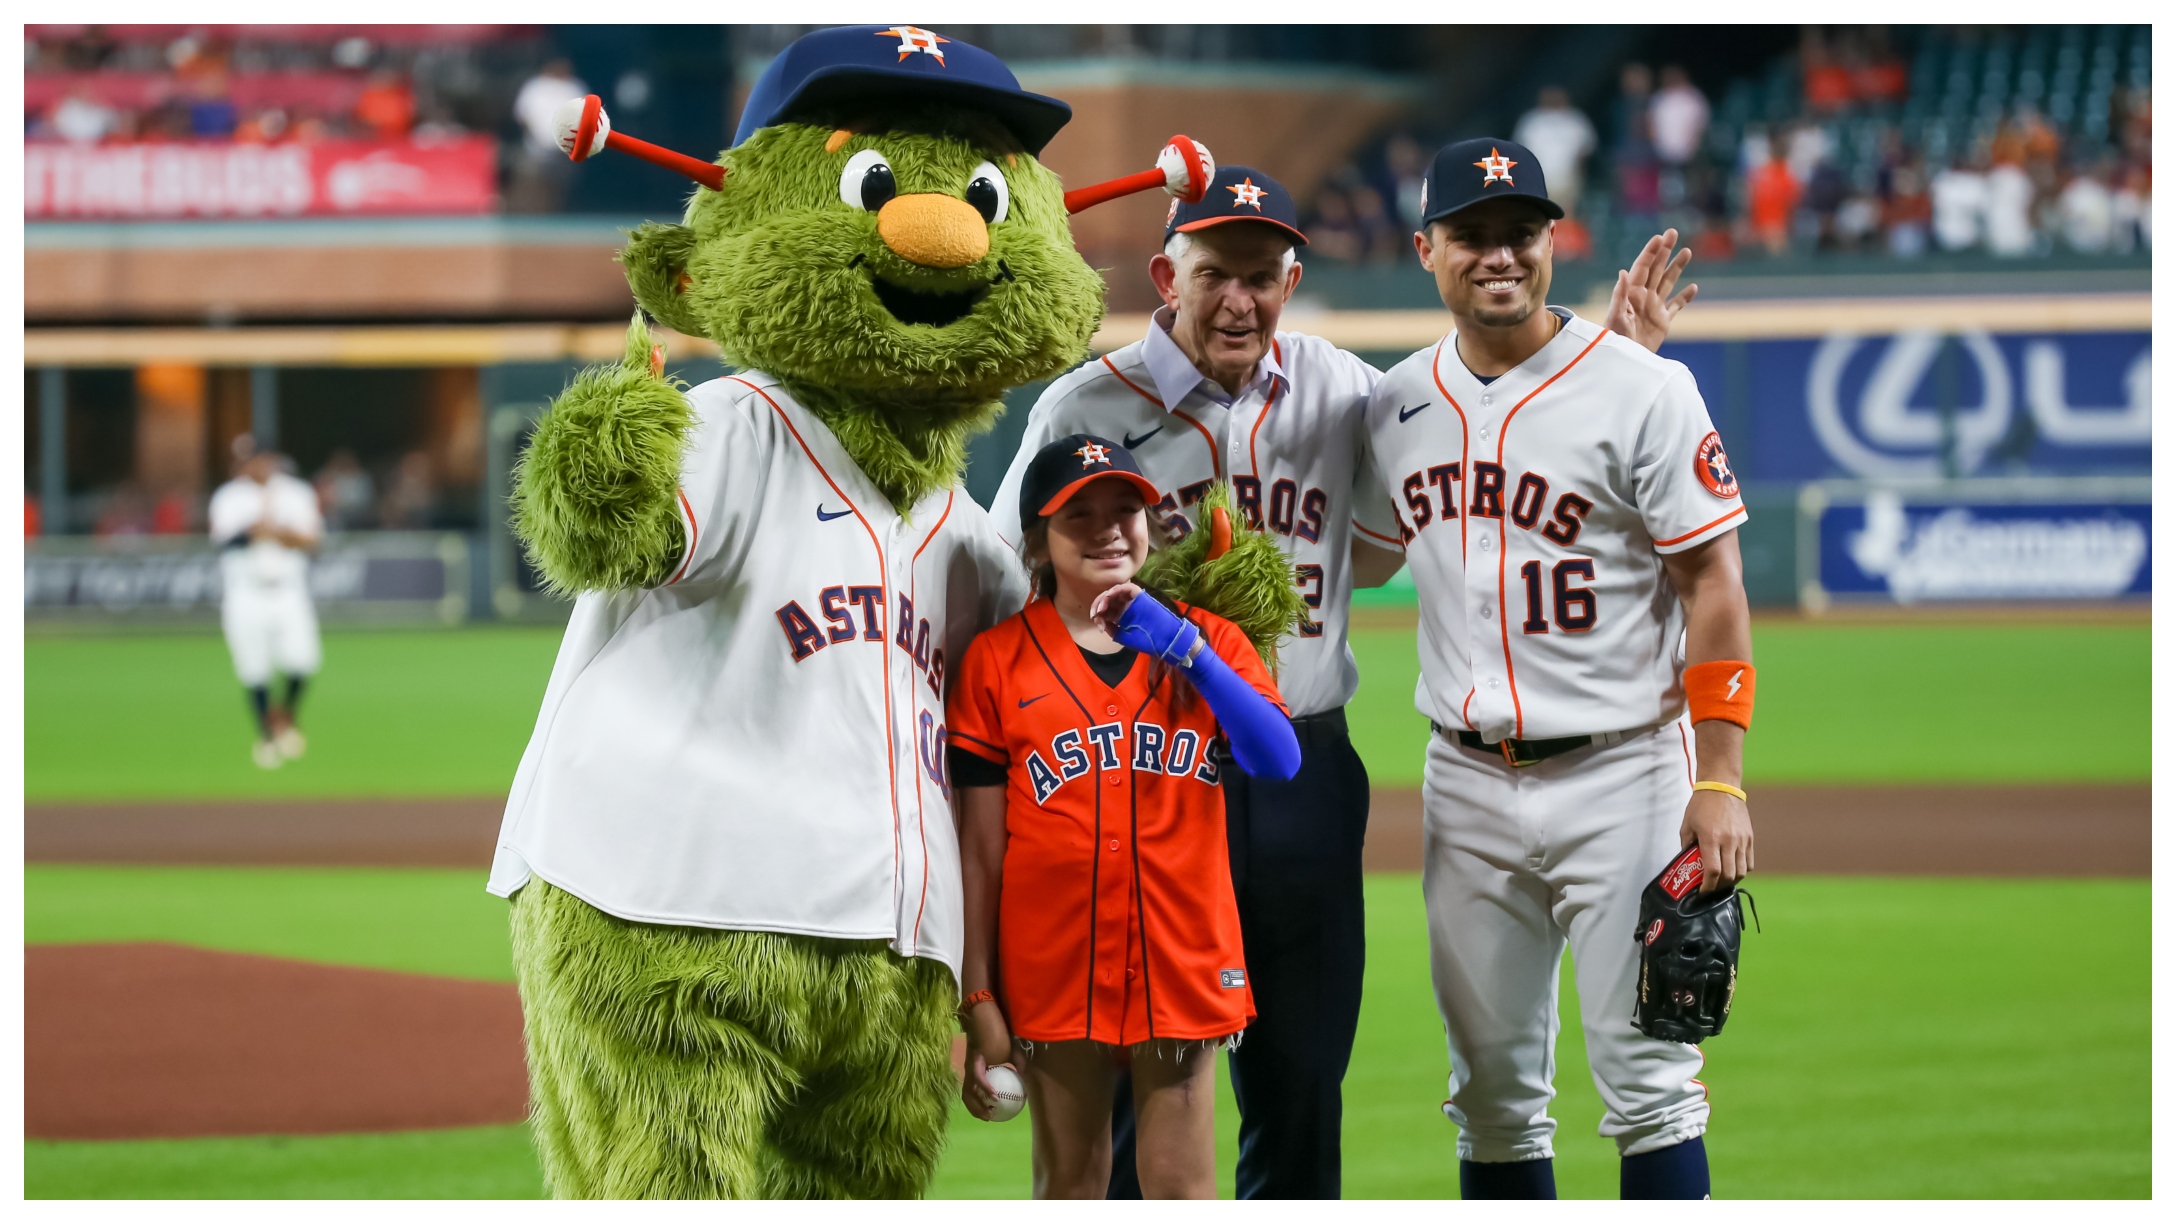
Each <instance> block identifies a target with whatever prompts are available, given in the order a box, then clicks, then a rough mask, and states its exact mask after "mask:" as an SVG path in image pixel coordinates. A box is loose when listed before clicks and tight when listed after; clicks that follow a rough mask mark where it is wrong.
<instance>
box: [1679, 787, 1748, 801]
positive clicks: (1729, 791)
mask: <svg viewBox="0 0 2176 1224" xmlns="http://www.w3.org/2000/svg"><path fill="white" fill-rule="evenodd" d="M1692 788H1693V789H1694V790H1696V791H1704V790H1711V791H1721V792H1722V793H1724V794H1726V795H1736V796H1737V797H1738V802H1740V803H1744V802H1746V801H1747V800H1746V797H1745V792H1744V791H1742V790H1739V789H1738V788H1737V787H1735V786H1732V785H1731V784H1730V783H1728V782H1695V783H1693V784H1692Z"/></svg>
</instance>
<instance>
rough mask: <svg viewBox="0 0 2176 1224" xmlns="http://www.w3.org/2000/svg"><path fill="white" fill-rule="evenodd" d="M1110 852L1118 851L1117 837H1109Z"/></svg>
mask: <svg viewBox="0 0 2176 1224" xmlns="http://www.w3.org/2000/svg"><path fill="white" fill-rule="evenodd" d="M1111 853H1113V854H1116V853H1118V839H1117V838H1115V837H1114V838H1112V839H1111Z"/></svg>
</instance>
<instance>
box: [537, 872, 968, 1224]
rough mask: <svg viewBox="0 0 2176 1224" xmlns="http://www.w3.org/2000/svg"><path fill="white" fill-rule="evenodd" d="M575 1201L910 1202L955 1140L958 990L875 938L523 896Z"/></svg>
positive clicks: (541, 1049) (562, 1149)
mask: <svg viewBox="0 0 2176 1224" xmlns="http://www.w3.org/2000/svg"><path fill="white" fill-rule="evenodd" d="M513 933H514V965H515V968H516V970H517V972H518V974H519V976H520V982H521V1000H522V1010H523V1016H524V1029H525V1032H526V1035H527V1038H528V1046H529V1085H530V1095H531V1104H530V1113H531V1123H532V1128H533V1130H534V1132H535V1135H536V1143H537V1149H538V1154H539V1156H540V1158H541V1160H542V1163H543V1166H544V1178H545V1182H546V1185H547V1187H548V1188H549V1189H550V1191H551V1193H552V1194H553V1195H554V1196H555V1197H558V1198H905V1197H914V1196H918V1195H920V1194H921V1193H922V1192H923V1191H924V1190H925V1189H926V1188H927V1187H928V1185H929V1180H930V1177H931V1176H932V1175H933V1174H934V1173H935V1172H936V1168H937V1159H938V1157H939V1156H940V1155H942V1154H943V1150H944V1128H945V1123H946V1120H947V1118H948V1117H949V1115H950V1109H951V1100H952V1097H953V1095H954V1094H955V1092H956V1091H957V1085H956V1083H955V1081H954V1080H953V1078H952V1067H951V1044H952V1030H953V1022H952V1008H953V1005H954V1002H955V998H956V994H955V987H954V985H953V982H952V975H951V972H950V971H949V970H947V969H946V968H945V967H944V966H943V965H942V964H940V963H939V962H937V961H933V960H927V959H914V960H909V959H906V958H904V957H901V956H899V955H897V954H896V953H893V952H892V951H890V950H889V949H888V948H886V947H885V946H884V945H883V944H882V943H881V942H879V941H874V940H837V939H816V938H811V937H807V936H800V935H777V934H768V933H764V932H757V931H714V930H707V929H703V928H699V927H676V926H653V925H649V924H645V923H637V922H627V921H624V920H621V919H618V918H614V917H612V916H611V915H609V914H605V913H602V912H600V911H598V910H596V909H594V908H592V907H591V906H589V905H588V904H586V903H584V902H582V901H581V900H579V899H577V898H575V897H574V896H572V895H570V894H568V893H566V892H563V891H561V890H559V889H557V888H554V887H552V886H551V885H549V884H546V883H545V882H543V881H542V880H532V881H531V882H530V883H528V884H527V885H524V886H523V887H522V889H521V891H520V892H518V893H516V894H515V895H514V905H513Z"/></svg>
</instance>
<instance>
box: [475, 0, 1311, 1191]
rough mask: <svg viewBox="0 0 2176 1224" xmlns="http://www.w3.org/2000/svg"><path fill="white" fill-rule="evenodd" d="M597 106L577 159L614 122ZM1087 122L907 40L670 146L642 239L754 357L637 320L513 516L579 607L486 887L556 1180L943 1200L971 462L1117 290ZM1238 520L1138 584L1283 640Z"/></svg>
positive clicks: (1261, 541)
mask: <svg viewBox="0 0 2176 1224" xmlns="http://www.w3.org/2000/svg"><path fill="white" fill-rule="evenodd" d="M584 105H586V107H587V109H586V110H583V111H581V112H580V114H579V115H578V116H573V115H572V114H571V113H570V116H568V117H566V122H564V123H563V124H562V127H563V129H567V130H570V131H571V136H570V139H569V147H570V148H571V149H572V150H573V151H575V152H576V153H577V154H578V155H582V154H586V153H587V152H592V151H595V150H597V149H600V148H604V147H614V148H626V147H627V144H626V143H624V141H625V138H624V137H620V136H618V135H617V134H609V133H608V126H607V121H605V120H604V118H603V116H602V113H601V110H600V109H598V108H597V106H596V103H595V100H594V99H590V100H587V101H586V103H585V104H584ZM1069 113H1070V112H1069V111H1068V110H1067V109H1066V108H1065V107H1064V105H1063V104H1062V103H1058V102H1056V101H1055V100H1053V99H1048V98H1040V97H1038V96H1037V95H1033V94H1028V93H1025V92H1024V91H1022V90H1020V89H1019V87H1018V85H1017V83H1016V82H1015V81H1014V80H1013V78H1012V75H1011V73H1010V72H1008V71H1006V70H1005V69H1004V67H1003V65H1002V64H1000V63H998V61H997V60H996V59H995V58H994V57H991V56H989V55H988V54H987V53H986V52H982V51H979V50H978V49H976V48H974V47H971V46H969V45H968V44H965V43H962V42H959V41H957V40H953V39H947V38H943V37H939V36H937V35H935V34H932V33H930V32H929V31H926V30H920V29H918V28H916V27H912V26H898V27H845V28H839V29H832V30H822V31H818V32H816V33H813V34H810V35H808V36H806V37H804V38H803V39H801V40H800V41H798V42H796V43H795V44H794V45H793V46H791V47H789V48H788V49H787V50H786V51H785V52H783V53H782V54H781V55H780V56H779V57H778V59H777V60H776V61H775V62H774V63H773V65H772V67H771V68H770V69H769V70H767V71H766V72H765V74H764V76H763V78H762V79H761V80H759V81H758V82H757V84H756V86H755V89H754V91H753V92H752V94H751V96H750V99H749V102H748V106H747V111H746V117H745V118H744V120H743V123H742V129H741V132H740V133H739V134H738V136H737V138H736V141H735V144H734V147H733V148H732V149H730V150H728V151H727V152H726V153H725V154H723V155H722V156H721V157H720V158H719V161H718V163H716V164H715V165H706V164H704V163H696V162H693V161H692V159H681V160H682V161H684V162H686V163H687V165H688V166H691V167H694V169H689V170H687V172H688V173H689V174H690V175H691V177H697V178H698V179H699V181H703V182H704V183H705V184H706V189H704V190H699V191H697V192H696V193H695V195H694V197H693V198H692V200H691V201H690V203H689V204H688V206H687V210H686V214H685V217H684V219H683V223H682V224H678V225H660V224H649V225H644V226H642V227H641V228H640V229H638V230H637V231H636V232H635V233H634V234H633V236H632V237H631V239H630V241H629V242H628V244H627V247H626V249H625V251H624V253H623V255H622V262H623V263H624V265H625V267H626V272H627V278H628V282H629V284H630V285H631V286H632V287H633V289H634V293H635V298H636V301H637V302H638V303H639V304H640V306H641V307H642V310H643V311H644V312H647V313H648V314H649V315H651V316H653V317H655V318H657V319H659V320H661V321H663V322H665V323H667V324H669V325H671V326H672V327H674V328H676V329H678V330H680V331H682V332H685V333H689V334H694V335H702V336H706V337H708V338H710V339H712V340H714V341H716V342H717V343H718V345H719V346H720V347H721V348H722V349H723V351H724V353H725V355H726V357H727V359H728V360H729V361H730V362H731V363H733V365H735V366H737V367H739V368H740V372H739V373H736V374H733V375H730V376H728V377H725V378H720V379H717V380H713V381H711V382H707V383H704V384H702V385H700V386H696V387H688V386H686V385H684V384H679V383H676V382H674V381H672V380H670V379H667V378H666V377H664V376H663V374H662V358H661V354H660V353H659V351H658V350H656V349H654V348H653V345H652V341H651V337H650V335H649V332H648V330H647V328H646V327H645V325H644V323H643V321H642V317H641V315H640V314H638V315H637V316H636V319H635V321H634V323H633V324H632V325H631V326H630V328H629V331H628V342H627V351H626V356H625V359H624V360H623V361H621V362H620V363H618V364H616V365H609V366H603V367H598V368H593V369H589V370H585V371H583V372H582V373H581V374H580V375H579V376H578V377H577V378H576V379H575V380H574V381H573V382H572V384H571V385H570V386H569V387H568V388H567V389H566V391H565V392H564V393H563V394H562V395H561V397H560V398H559V399H558V400H557V402H555V403H554V405H553V406H552V408H551V410H550V412H549V413H548V414H547V415H546V416H545V418H544V420H543V421H542V422H541V424H540V425H539V427H538V429H537V432H536V435H535V438H534V440H533V441H532V443H531V444H530V447H529V449H528V450H527V452H526V453H525V454H524V456H523V457H522V460H521V463H520V466H519V469H518V472H517V492H516V497H515V503H516V528H517V531H518V533H519V535H520V536H521V538H522V539H523V541H524V542H525V544H526V546H527V548H528V550H529V555H530V557H531V558H532V560H533V561H534V563H535V565H536V566H537V569H538V570H539V572H540V573H541V574H542V575H543V577H544V579H545V581H546V582H547V583H548V584H549V585H550V587H551V588H552V589H553V590H555V591H559V592H562V593H566V594H571V595H575V596H578V598H577V602H576V607H575V612H574V617H573V619H572V621H571V622H570V624H569V627H568V631H567V637H566V640H565V642H564V643H563V645H562V647H561V651H560V655H559V659H558V662H557V663H556V664H555V666H554V669H553V673H552V679H551V682H550V685H549V687H548V689H547V692H546V695H545V701H544V708H543V710H542V712H541V713H540V715H539V718H538V722H537V728H536V732H535V734H534V736H533V737H532V739H531V741H530V744H529V747H528V750H527V752H526V753H525V754H524V756H523V759H522V763H521V767H520V771H519V772H518V773H517V775H516V778H515V783H514V787H513V792H512V794H511V796H510V798H509V801H508V806H507V814H506V819H505V824H504V827H503V829H502V832H501V834H500V839H499V849H498V855H497V859H496V861H495V862H494V865H493V870H492V879H491V885H490V887H491V890H492V891H493V892H495V893H498V894H499V895H502V896H510V897H511V898H512V901H513V907H512V909H513V914H512V923H513V937H514V938H513V949H514V960H515V967H516V970H517V974H518V977H519V983H520V988H521V996H522V1005H523V1009H524V1015H525V1023H526V1035H527V1043H528V1055H529V1071H530V1082H531V1090H532V1117H533V1124H534V1133H535V1137H536V1142H537V1145H538V1150H539V1153H540V1156H541V1158H542V1164H543V1168H544V1174H545V1179H546V1181H547V1184H548V1187H549V1189H550V1191H551V1192H552V1193H553V1194H554V1195H555V1196H558V1197H907V1196H915V1195H919V1194H921V1193H922V1192H923V1191H924V1190H926V1188H927V1187H928V1184H929V1180H930V1177H931V1176H932V1174H933V1173H934V1171H935V1168H936V1164H937V1161H938V1158H939V1156H940V1155H941V1153H942V1150H943V1143H944V1132H945V1125H946V1121H947V1118H948V1116H949V1111H950V1103H951V1100H952V1098H953V1097H954V1096H955V1095H956V1092H957V1080H956V1079H955V1078H954V1076H953V1073H952V1070H951V1067H950V1062H949V1058H950V1051H951V1035H952V1032H953V1029H954V1021H953V1009H954V1008H955V1006H956V1004H957V1001H958V993H957V986H956V984H955V971H954V967H956V965H957V964H958V960H959V955H960V949H959V941H960V923H961V919H960V915H959V881H958V875H959V865H958V853H957V847H956V844H955V841H954V832H953V826H952V819H951V815H950V809H949V805H948V798H949V791H948V783H947V782H946V779H945V777H944V775H943V770H942V760H943V728H942V726H941V720H942V717H943V710H944V702H943V697H944V692H945V668H946V663H945V660H946V659H957V658H958V657H959V656H960V653H961V652H962V651H964V649H965V646H966V643H967V642H968V641H969V640H971V638H972V636H973V635H974V633H976V632H979V631H980V630H981V629H983V628H987V627H988V626H989V625H991V624H994V623H995V622H996V621H998V620H1000V619H1002V618H1003V617H1005V616H1007V615H1010V614H1011V613H1012V612H1013V611H1015V610H1017V609H1018V607H1019V606H1020V603H1021V601H1022V600H1023V599H1024V598H1025V594H1026V579H1025V574H1024V572H1023V571H1022V569H1021V566H1020V564H1019V561H1018V558H1017V557H1015V556H1014V555H1012V554H1011V553H1010V551H1009V550H1008V549H1006V547H1005V546H1004V544H1003V542H1002V540H1000V539H999V538H998V537H997V535H996V532H995V531H994V529H993V528H992V527H991V526H990V524H989V522H988V520H987V519H986V518H985V517H984V516H983V514H982V512H981V509H980V507H978V506H975V505H974V504H973V502H972V501H971V500H970V499H968V498H967V497H966V496H965V494H964V493H962V492H960V489H959V482H960V478H961V475H962V473H963V470H964V467H965V461H966V445H967V442H968V440H969V439H970V438H971V437H972V436H973V435H974V434H976V433H977V432H979V431H982V430H985V429H987V428H989V426H990V425H991V423H992V422H993V421H994V420H995V418H996V415H997V413H998V412H999V410H1000V404H999V397H1000V396H1001V395H1002V393H1003V392H1004V391H1006V390H1007V389H1009V388H1011V387H1014V386H1017V385H1019V384H1021V383H1024V382H1028V381H1031V380H1033V379H1036V378H1041V377H1047V376H1049V375H1052V374H1055V373H1057V372H1059V371H1061V370H1063V369H1065V368H1067V367H1068V366H1070V365H1072V364H1074V363H1076V362H1078V361H1079V360H1080V359H1081V358H1082V357H1083V356H1084V355H1085V354H1086V352H1087V348H1088V341H1089V339H1090V337H1091V335H1092V334H1093V332H1094V329H1095V327H1096V325H1097V323H1098V322H1099V321H1100V319H1101V316H1102V283H1101V281H1100V280H1099V278H1098V277H1097V276H1096V274H1095V273H1094V272H1093V271H1092V270H1091V269H1090V268H1088V266H1087V265H1086V264H1085V263H1083V262H1082V260H1081V259H1080V257H1079V255H1078V254H1077V253H1076V252H1075V251H1074V250H1073V247H1072V241H1071V235H1070V231H1069V229H1068V226H1067V221H1066V216H1067V212H1066V206H1065V202H1064V200H1063V193H1062V189H1061V187H1060V185H1059V183H1058V181H1057V179H1056V177H1055V176H1054V175H1052V174H1051V173H1050V172H1049V171H1048V170H1047V169H1045V168H1044V167H1043V166H1042V165H1041V164H1040V163H1039V162H1038V161H1037V160H1036V158H1035V156H1034V155H1035V153H1036V152H1037V151H1039V150H1040V149H1041V147H1042V144H1043V142H1045V141H1047V140H1048V139H1049V137H1050V135H1051V134H1053V133H1054V132H1055V131H1056V130H1057V128H1058V126H1060V125H1061V124H1062V123H1063V122H1064V121H1065V118H1066V117H1067V116H1068V115H1069ZM612 141H621V142H623V143H618V144H613V143H610V142H612ZM635 143H639V142H635ZM642 148H643V149H646V150H648V152H644V153H642V154H641V155H644V156H652V157H653V160H657V159H661V158H671V157H674V156H676V155H671V154H666V153H663V152H662V151H659V150H655V149H654V147H651V146H642ZM717 166H722V167H723V170H724V173H723V175H718V174H717V173H716V167H717ZM1201 534H1203V535H1204V536H1206V535H1207V533H1201ZM1239 534H1240V536H1241V538H1240V539H1239V540H1238V541H1237V542H1235V544H1234V546H1233V547H1232V548H1231V549H1230V551H1229V552H1227V553H1225V554H1223V555H1222V556H1220V557H1217V558H1213V559H1212V558H1209V557H1207V556H1206V555H1205V554H1203V553H1202V552H1201V550H1199V549H1195V550H1191V551H1188V552H1175V553H1174V554H1173V555H1172V556H1171V557H1170V558H1168V559H1167V560H1166V561H1164V562H1163V563H1162V569H1161V570H1160V571H1159V574H1158V577H1157V584H1158V585H1159V587H1161V588H1162V589H1165V590H1167V591H1169V592H1171V593H1173V594H1177V595H1180V596H1182V597H1187V598H1192V599H1195V600H1198V601H1200V602H1203V603H1205V604H1206V605H1207V606H1209V607H1211V608H1213V609H1217V610H1220V611H1221V610H1225V609H1227V608H1229V609H1232V614H1238V615H1235V619H1240V620H1241V621H1242V623H1243V625H1244V626H1245V627H1247V628H1249V629H1250V631H1251V632H1253V633H1254V635H1255V636H1256V638H1257V640H1258V641H1259V642H1261V643H1262V644H1263V645H1264V647H1265V648H1267V647H1268V645H1269V644H1270V643H1271V642H1273V641H1274V639H1275V638H1276V636H1277V635H1278V634H1279V633H1281V632H1284V631H1285V630H1286V629H1288V628H1289V626H1290V624H1291V622H1292V614H1293V612H1294V611H1295V610H1296V608H1295V605H1296V602H1297V594H1296V592H1295V591H1294V589H1293V586H1292V581H1291V575H1290V573H1289V571H1288V570H1285V569H1282V568H1281V566H1282V559H1281V557H1279V556H1278V555H1277V553H1276V552H1275V548H1274V545H1273V544H1271V543H1270V542H1269V541H1268V540H1267V539H1266V538H1260V537H1253V536H1250V535H1249V534H1248V533H1246V532H1244V531H1242V532H1241V533H1239ZM1265 558H1267V559H1268V560H1269V561H1272V562H1274V564H1265ZM1248 592H1267V593H1266V594H1265V593H1257V594H1249V593H1248ZM1279 592H1281V594H1279ZM1249 610H1251V611H1249ZM1240 613H1244V614H1240ZM933 719H934V720H936V721H934V722H933Z"/></svg>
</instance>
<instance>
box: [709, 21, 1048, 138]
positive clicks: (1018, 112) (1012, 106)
mask: <svg viewBox="0 0 2176 1224" xmlns="http://www.w3.org/2000/svg"><path fill="white" fill-rule="evenodd" d="M900 97H917V98H930V99H935V100H939V101H945V102H954V103H958V104H960V105H962V106H968V107H972V108H974V109H976V110H979V111H983V112H985V113H987V114H989V115H990V116H992V117H993V118H995V119H996V120H997V121H998V122H999V123H1002V124H1004V125H1005V127H1006V129H1007V130H1009V131H1010V132H1011V133H1012V134H1013V135H1014V136H1015V137H1018V138H1019V141H1020V144H1021V145H1022V146H1023V147H1024V148H1026V149H1027V151H1028V152H1030V153H1041V152H1042V151H1043V146H1044V145H1046V144H1049V143H1050V138H1051V137H1052V136H1055V135H1057V134H1058V129H1059V128H1062V127H1064V126H1065V125H1066V123H1067V121H1069V120H1070V119H1072V117H1073V108H1072V107H1070V106H1067V105H1066V104H1065V103H1063V102H1060V101H1058V100H1057V99H1056V98H1046V97H1044V96H1043V95H1041V94H1037V93H1029V92H1028V91H1027V90H1024V89H1022V88H1020V81H1019V79H1018V78H1016V77H1014V76H1013V74H1012V70H1011V69H1010V68H1007V67H1005V64H1004V62H1003V61H1002V60H1000V59H998V58H997V57H996V56H994V55H992V54H990V53H989V52H987V51H985V50H983V49H982V48H980V47H977V46H974V45H973V44H971V43H964V42H961V41H960V40H959V39H957V38H948V37H946V36H944V35H941V34H937V33H934V32H932V31H929V30H925V29H923V28H921V27H920V26H911V25H895V26H833V27H831V28H830V29H825V30H816V31H813V32H811V33H808V34H803V35H802V36H801V37H799V38H797V39H795V40H794V41H793V42H792V44H791V45H789V46H788V47H787V48H786V49H785V50H783V51H781V52H779V53H778V57H777V58H776V59H773V60H772V61H771V64H770V67H768V68H765V69H764V70H763V75H762V76H760V77H757V78H756V83H755V87H754V88H753V89H751V90H749V91H748V105H747V106H745V107H743V108H742V110H741V113H740V129H739V130H738V131H736V132H735V133H733V144H734V145H735V146H736V147H738V146H739V145H740V144H741V142H743V141H745V140H747V139H748V138H749V137H750V136H753V135H755V134H756V130H757V129H758V128H766V127H769V126H771V125H772V124H774V123H788V122H792V121H795V120H801V119H806V118H811V117H814V116H816V115H818V114H822V113H828V114H836V113H838V112H840V111H842V110H852V109H853V108H854V107H855V106H857V105H860V104H863V103H867V102H872V101H874V100H876V99H878V98H886V99H892V98H900Z"/></svg>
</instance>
